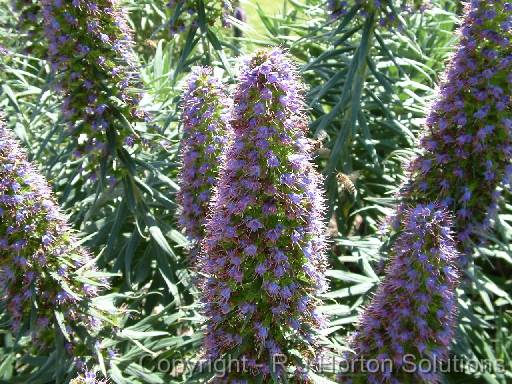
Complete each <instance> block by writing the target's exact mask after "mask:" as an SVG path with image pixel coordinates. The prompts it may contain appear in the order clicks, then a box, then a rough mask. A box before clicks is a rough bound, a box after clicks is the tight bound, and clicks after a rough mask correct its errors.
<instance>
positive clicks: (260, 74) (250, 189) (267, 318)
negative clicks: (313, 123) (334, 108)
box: [201, 49, 326, 382]
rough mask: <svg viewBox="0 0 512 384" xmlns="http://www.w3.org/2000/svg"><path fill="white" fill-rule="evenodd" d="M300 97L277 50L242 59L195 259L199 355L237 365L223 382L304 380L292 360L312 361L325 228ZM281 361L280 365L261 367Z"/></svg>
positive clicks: (321, 286)
mask: <svg viewBox="0 0 512 384" xmlns="http://www.w3.org/2000/svg"><path fill="white" fill-rule="evenodd" d="M302 91H303V90H302V85H301V84H300V83H299V79H298V75H297V71H296V69H295V66H294V65H293V64H292V63H291V61H290V60H289V59H288V57H287V55H286V54H285V53H283V52H282V51H281V50H279V49H274V50H268V51H267V50H260V51H257V52H256V53H255V54H254V55H252V56H251V57H249V58H247V59H246V60H245V61H244V65H243V68H242V70H241V75H240V77H239V79H238V86H237V89H236V92H235V97H234V101H235V107H234V117H233V120H232V125H233V129H234V144H233V145H232V146H231V147H230V149H229V150H228V153H227V156H226V158H227V160H226V165H225V167H224V169H223V172H222V173H221V178H220V180H219V182H218V190H217V193H216V195H215V197H214V200H213V201H214V203H213V206H212V209H213V212H212V217H211V219H210V220H209V221H208V223H207V226H206V231H207V235H206V238H205V240H204V242H203V251H204V252H203V254H202V259H201V264H202V267H203V268H202V270H203V271H204V272H205V273H206V274H207V277H206V278H205V279H204V283H203V287H202V289H203V297H202V301H203V302H204V311H205V315H206V317H207V319H208V321H207V331H206V333H207V334H206V341H205V345H204V346H205V349H206V354H207V356H208V357H209V358H211V359H215V358H219V357H225V356H226V355H230V354H231V353H232V352H234V350H235V349H236V351H237V352H236V357H237V360H240V359H242V360H244V361H245V362H246V364H243V368H240V365H239V366H238V367H232V368H233V369H231V372H229V373H227V374H226V376H225V377H224V378H223V380H225V381H227V382H235V381H234V380H242V381H243V380H246V379H248V380H249V381H250V382H252V380H255V379H254V377H256V376H257V377H259V378H261V379H262V380H263V382H270V381H271V380H272V379H271V375H272V374H275V375H277V376H284V375H286V374H287V373H286V372H285V371H284V370H283V369H282V368H283V366H285V367H286V368H287V369H288V371H294V372H295V375H296V380H299V381H302V380H304V381H307V377H306V375H305V374H304V370H303V367H302V364H306V363H305V361H308V360H310V359H312V358H313V356H314V355H315V349H316V347H317V345H316V341H315V328H316V327H319V326H321V325H322V323H323V317H322V315H321V314H320V313H319V312H318V309H317V305H318V299H317V298H316V295H317V294H318V293H319V292H321V291H323V290H324V289H325V288H326V281H325V277H324V269H325V267H326V260H325V257H324V248H325V239H324V233H325V231H326V230H325V226H324V223H323V221H322V214H323V211H324V199H323V195H322V191H321V189H320V188H319V184H320V183H321V180H320V177H319V175H318V173H317V172H316V170H315V169H314V166H313V164H312V161H311V155H310V153H311V148H310V143H309V141H308V140H307V139H306V138H305V131H306V129H307V118H306V116H305V115H304V114H303V112H302V110H303V107H304V100H303V96H302ZM282 355H284V356H286V362H285V363H284V364H281V365H280V364H277V366H275V365H273V364H271V363H272V360H273V359H274V358H275V357H276V356H279V357H278V358H277V360H278V361H281V362H282V361H283V360H284V359H282ZM298 355H300V356H301V357H298ZM233 357H234V354H233ZM271 371H273V373H272V372H271Z"/></svg>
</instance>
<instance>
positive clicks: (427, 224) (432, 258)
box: [340, 204, 459, 384]
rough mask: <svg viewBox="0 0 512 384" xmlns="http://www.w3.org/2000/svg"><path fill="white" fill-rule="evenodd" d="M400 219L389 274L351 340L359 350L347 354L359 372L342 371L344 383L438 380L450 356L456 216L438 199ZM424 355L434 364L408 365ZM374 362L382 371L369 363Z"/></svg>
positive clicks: (455, 278) (455, 280) (454, 303)
mask: <svg viewBox="0 0 512 384" xmlns="http://www.w3.org/2000/svg"><path fill="white" fill-rule="evenodd" d="M402 220H403V222H402V226H403V230H402V232H401V233H400V235H399V237H398V239H397V240H396V242H395V244H394V248H393V254H392V258H391V260H390V262H389V264H388V266H387V270H386V275H385V277H384V279H383V281H382V282H381V284H380V285H379V287H378V289H377V292H376V294H375V297H374V298H373V300H372V302H371V303H370V305H369V306H368V307H367V308H366V309H365V311H364V314H363V316H362V317H361V321H360V325H359V328H358V331H357V332H356V333H355V334H354V335H353V338H352V340H351V345H350V347H351V348H352V349H353V350H354V352H355V355H349V356H348V357H347V359H348V360H352V363H354V362H356V363H355V364H354V365H353V366H354V367H356V372H355V374H353V375H350V374H344V375H341V376H340V381H341V382H343V383H352V384H358V383H361V384H362V383H369V384H377V383H379V384H382V383H389V384H401V383H411V382H414V383H438V382H439V377H438V372H439V368H440V365H439V364H440V362H441V361H444V359H446V358H447V356H448V347H449V345H450V343H451V341H452V338H453V335H454V324H455V320H456V308H457V297H456V292H455V289H456V287H457V285H458V280H459V279H458V270H457V264H458V260H457V259H458V251H457V246H456V242H455V240H454V238H453V234H452V229H451V228H452V220H451V218H450V214H449V212H448V211H447V210H446V209H445V208H444V207H442V206H441V205H440V204H430V205H421V204H419V205H417V206H416V207H414V208H411V209H407V210H405V211H404V212H403V219H402ZM406 356H413V357H414V359H411V358H410V357H406ZM420 359H428V360H430V361H431V363H432V364H431V367H432V369H429V370H421V369H419V370H415V371H414V372H412V373H411V372H410V371H409V372H408V371H407V370H406V369H404V368H409V369H410V364H412V363H416V364H418V363H419V361H420ZM389 361H391V362H392V364H389V363H388V362H389ZM375 362H378V364H379V369H378V370H377V369H376V368H375V365H373V366H371V365H372V364H375ZM406 364H409V366H408V367H407V366H406ZM425 366H428V365H426V364H424V365H423V367H425Z"/></svg>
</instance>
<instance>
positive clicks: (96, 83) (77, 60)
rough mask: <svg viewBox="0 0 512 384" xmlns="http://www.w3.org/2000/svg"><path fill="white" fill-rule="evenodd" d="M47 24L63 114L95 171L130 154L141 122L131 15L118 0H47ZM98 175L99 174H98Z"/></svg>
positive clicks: (79, 151)
mask: <svg viewBox="0 0 512 384" xmlns="http://www.w3.org/2000/svg"><path fill="white" fill-rule="evenodd" d="M41 3H42V7H43V9H42V13H43V17H44V27H45V33H46V36H47V39H48V41H49V49H48V51H49V58H50V62H51V68H52V71H53V72H54V74H55V77H56V79H57V89H58V90H60V91H61V92H62V93H63V95H64V97H65V99H64V102H63V106H62V114H63V116H64V118H65V119H66V120H67V121H68V126H69V127H68V130H69V134H70V135H72V136H73V137H74V138H75V140H76V148H75V156H78V157H81V156H83V157H85V158H86V159H88V160H89V161H88V162H87V163H86V164H85V165H84V167H85V168H86V169H88V170H89V171H91V172H96V169H97V168H98V163H100V162H99V161H98V159H102V160H103V159H105V158H107V159H109V160H110V158H113V157H115V156H119V157H120V158H121V159H123V158H125V157H126V156H127V155H126V154H125V153H124V152H125V151H126V150H125V149H124V147H125V146H132V145H133V143H134V139H135V138H136V137H135V136H136V134H135V133H134V131H133V130H132V129H130V128H129V127H128V126H129V123H128V122H130V121H141V120H142V119H143V118H144V112H142V111H141V110H140V109H139V108H138V103H139V98H140V95H138V94H134V92H133V91H132V89H133V87H135V86H136V85H137V84H138V78H137V75H136V67H137V65H136V59H135V56H134V55H133V53H132V37H131V31H130V29H129V26H128V24H127V17H126V15H125V14H124V12H123V10H122V9H121V8H120V6H119V5H118V4H117V1H116V0H97V1H93V0H72V1H62V0H43V1H41ZM93 177H94V176H93Z"/></svg>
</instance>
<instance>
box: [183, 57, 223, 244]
mask: <svg viewBox="0 0 512 384" xmlns="http://www.w3.org/2000/svg"><path fill="white" fill-rule="evenodd" d="M229 112H230V99H229V98H228V95H227V92H226V91H225V85H224V84H222V82H221V80H220V79H219V78H218V77H217V76H215V75H214V72H213V69H212V68H203V67H195V68H194V69H193V70H192V73H191V74H190V75H189V77H188V79H187V86H186V88H185V91H184V94H183V112H182V120H183V125H184V133H183V141H182V144H181V157H182V163H183V164H182V169H181V174H180V192H179V195H178V201H179V202H180V204H181V205H182V207H183V211H182V212H180V217H179V221H180V224H181V226H182V227H184V229H185V232H186V234H187V235H188V236H189V237H190V238H191V239H192V240H195V241H197V242H199V241H201V239H202V238H203V237H204V224H205V222H206V217H207V215H208V204H209V201H210V198H211V195H212V194H213V190H214V188H215V185H216V182H217V178H218V176H219V171H220V168H221V166H222V164H223V159H224V153H225V149H226V147H227V145H228V143H229V140H230V138H231V136H232V134H231V126H230V124H229V118H230V116H229Z"/></svg>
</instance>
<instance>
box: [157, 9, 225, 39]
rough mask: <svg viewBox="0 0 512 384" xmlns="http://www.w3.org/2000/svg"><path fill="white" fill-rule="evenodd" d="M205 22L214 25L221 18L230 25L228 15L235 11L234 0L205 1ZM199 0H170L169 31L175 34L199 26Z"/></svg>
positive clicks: (223, 22) (223, 23)
mask: <svg viewBox="0 0 512 384" xmlns="http://www.w3.org/2000/svg"><path fill="white" fill-rule="evenodd" d="M203 5H204V16H205V22H206V23H207V24H208V25H214V24H215V23H216V22H217V21H218V20H219V19H220V20H221V21H222V25H223V26H224V27H229V25H230V23H229V20H228V16H230V15H231V14H232V13H233V0H209V1H204V2H203ZM200 6H201V5H200V3H199V2H198V1H197V0H170V1H169V2H168V3H167V8H168V10H169V11H170V15H171V19H170V21H169V33H170V34H171V36H172V35H175V34H177V33H182V32H184V31H186V30H187V28H189V27H196V28H197V27H198V26H199V15H198V8H199V7H200Z"/></svg>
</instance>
